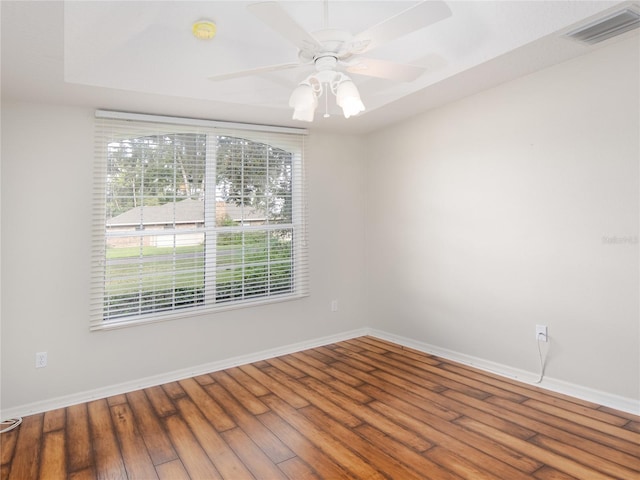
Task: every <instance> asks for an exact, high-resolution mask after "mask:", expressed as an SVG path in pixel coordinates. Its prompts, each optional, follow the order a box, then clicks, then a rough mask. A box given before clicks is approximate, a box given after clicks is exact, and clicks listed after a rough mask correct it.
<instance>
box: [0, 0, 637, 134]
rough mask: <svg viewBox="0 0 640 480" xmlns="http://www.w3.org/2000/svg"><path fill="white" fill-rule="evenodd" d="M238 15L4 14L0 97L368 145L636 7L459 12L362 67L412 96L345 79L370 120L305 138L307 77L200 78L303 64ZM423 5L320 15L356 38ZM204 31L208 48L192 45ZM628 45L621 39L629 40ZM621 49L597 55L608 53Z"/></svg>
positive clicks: (235, 6)
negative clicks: (335, 135) (296, 105)
mask: <svg viewBox="0 0 640 480" xmlns="http://www.w3.org/2000/svg"><path fill="white" fill-rule="evenodd" d="M251 3H253V2H245V1H225V2H222V1H139V2H138V1H74V2H25V1H19V2H11V1H3V2H2V11H1V14H2V17H1V19H2V97H3V99H5V100H7V99H12V98H16V99H27V100H30V101H38V102H47V103H63V104H70V105H81V106H88V107H95V108H105V109H114V110H124V111H135V112H143V113H158V114H164V115H178V116H192V117H199V118H210V119H215V120H228V121H241V122H252V123H263V124H274V125H286V126H300V127H305V128H311V129H314V128H318V129H323V130H333V131H340V132H347V133H363V132H370V131H373V130H375V129H378V128H382V127H384V126H386V125H388V124H390V123H393V122H396V121H399V120H402V119H403V118H407V117H410V116H413V115H415V114H417V113H419V112H421V111H424V110H425V109H427V108H431V107H434V106H437V105H440V104H442V103H445V102H449V101H453V100H455V99H457V98H461V97H463V96H466V95H470V94H472V93H475V92H477V91H479V90H482V89H485V88H490V87H491V86H493V85H497V84H499V83H502V82H504V81H507V80H510V79H513V78H516V77H519V76H522V75H525V74H527V73H530V72H533V71H535V70H538V69H540V68H544V67H546V66H549V65H552V64H554V63H558V62H560V61H563V60H566V59H568V58H571V57H574V56H577V55H581V54H584V53H586V52H588V51H589V50H590V49H592V48H594V47H588V46H585V45H583V44H580V43H578V42H575V41H572V40H569V39H566V38H563V37H562V34H563V33H566V32H567V31H569V30H571V29H573V28H575V27H576V26H579V25H583V24H586V23H588V22H590V21H592V20H593V19H594V18H596V17H600V16H604V15H605V14H607V13H609V12H611V11H615V10H617V9H619V8H620V7H621V6H622V5H630V4H633V5H635V8H639V7H640V6H639V3H638V1H637V0H636V1H632V2H630V1H625V2H620V1H588V0H577V1H567V0H564V1H457V0H449V1H447V2H446V3H447V5H448V6H449V8H450V9H451V12H452V15H451V16H450V17H449V18H446V19H445V20H442V21H440V22H437V23H435V24H433V25H431V26H429V27H427V28H424V29H422V30H419V31H417V32H414V33H412V34H410V35H407V36H405V37H402V38H400V39H397V40H395V41H393V42H390V43H388V44H386V45H384V46H382V47H380V48H377V49H375V50H373V51H371V52H368V53H367V56H368V57H372V58H378V59H383V60H391V61H394V62H399V63H409V64H415V65H421V66H425V67H427V72H426V73H425V74H423V75H422V76H420V77H419V78H418V79H417V80H415V81H413V82H410V83H398V82H392V81H389V80H381V79H373V78H370V77H364V76H361V75H351V76H352V78H353V80H354V81H355V83H356V84H357V85H358V88H359V89H360V92H361V95H362V99H363V102H364V103H365V105H366V107H367V110H366V111H365V112H364V113H363V114H361V115H360V116H358V117H355V118H353V117H352V118H350V119H348V120H345V119H344V118H342V116H341V115H340V114H339V113H338V111H337V110H336V107H335V99H334V98H332V97H330V98H329V105H328V110H329V112H330V113H331V114H332V115H331V117H330V118H323V115H322V114H323V113H324V109H325V104H324V99H321V106H320V107H319V109H318V110H319V112H317V113H316V118H315V121H314V123H313V124H307V123H304V122H298V121H293V120H291V109H290V108H289V107H288V98H289V95H290V93H291V91H292V90H293V88H294V87H295V86H296V85H297V83H298V82H299V81H300V80H302V79H303V78H304V77H305V76H306V75H308V74H309V73H311V72H312V71H313V69H311V68H307V69H292V70H287V71H281V72H274V73H269V74H262V75H256V76H250V77H244V78H239V79H233V80H226V81H218V82H214V81H211V80H209V79H208V77H210V76H212V75H217V74H223V73H229V72H235V71H238V70H244V69H252V68H256V67H261V66H265V65H271V64H281V63H288V62H295V61H297V50H296V48H295V47H294V46H293V45H292V44H290V43H289V42H288V41H287V40H285V39H284V38H283V37H282V36H280V35H279V34H278V33H277V32H275V31H273V30H271V29H270V28H269V27H268V26H266V25H265V24H263V23H262V22H261V21H260V20H258V19H257V18H256V17H255V16H254V15H253V14H251V13H250V12H249V11H248V10H247V9H246V6H247V5H249V4H251ZM416 3H417V2H405V1H370V0H369V1H342V0H330V1H329V3H328V12H329V16H328V24H329V26H330V27H332V28H340V29H344V30H348V31H350V32H351V33H353V34H356V33H358V32H360V31H363V30H365V29H367V28H368V27H370V26H372V25H374V24H376V23H378V22H381V21H383V20H384V19H386V18H388V17H390V16H392V15H395V14H397V13H399V12H401V11H403V10H405V9H406V8H409V7H411V6H413V5H415V4H416ZM281 5H282V6H283V8H284V9H285V10H286V11H287V12H288V14H289V15H290V16H291V17H292V18H294V19H295V20H296V21H297V22H298V23H299V24H300V25H301V26H302V27H304V28H305V29H306V30H308V31H311V32H313V31H317V30H320V29H321V28H322V27H323V11H324V7H323V2H322V1H321V0H314V1H294V2H291V1H289V2H286V1H285V2H281ZM202 18H208V19H211V20H213V21H214V22H215V23H216V24H217V27H218V32H217V35H216V37H215V38H214V39H213V40H210V41H201V40H197V39H195V38H194V37H193V36H192V35H191V25H192V23H193V22H194V21H196V20H199V19H202ZM630 35H637V30H636V31H635V32H634V33H630V34H625V35H623V36H622V37H618V38H626V37H628V36H630ZM612 41H617V40H616V39H613V40H610V41H608V42H604V43H603V44H601V46H602V45H606V44H608V43H611V42H612Z"/></svg>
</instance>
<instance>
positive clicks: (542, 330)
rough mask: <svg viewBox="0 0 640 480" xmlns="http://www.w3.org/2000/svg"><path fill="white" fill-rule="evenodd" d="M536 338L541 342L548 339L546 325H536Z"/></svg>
mask: <svg viewBox="0 0 640 480" xmlns="http://www.w3.org/2000/svg"><path fill="white" fill-rule="evenodd" d="M536 340H539V341H541V342H548V341H549V338H548V333H547V326H546V325H536Z"/></svg>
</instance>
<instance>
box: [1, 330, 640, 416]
mask: <svg viewBox="0 0 640 480" xmlns="http://www.w3.org/2000/svg"><path fill="white" fill-rule="evenodd" d="M364 335H370V336H372V337H377V338H380V339H382V340H388V341H390V342H393V343H396V344H398V345H402V346H405V347H409V348H413V349H415V350H418V351H421V352H425V353H429V354H432V355H437V356H438V357H442V358H444V359H447V360H452V361H454V362H459V363H462V364H465V365H470V366H473V367H475V368H477V369H479V370H484V371H487V372H491V373H495V374H497V375H501V376H503V377H507V378H512V379H515V380H518V381H520V382H523V383H525V384H530V385H534V386H538V387H540V388H543V389H545V390H550V391H553V392H557V393H563V394H565V395H570V396H572V397H576V398H579V399H582V400H587V401H589V402H593V403H596V404H598V405H605V406H607V407H611V408H615V409H616V410H620V411H623V412H629V413H633V414H635V415H640V400H636V399H633V398H626V397H621V396H619V395H613V394H611V393H607V392H603V391H600V390H595V389H592V388H588V387H584V386H581V385H576V384H574V383H569V382H565V381H562V380H557V379H553V378H545V379H544V380H543V381H542V382H541V383H540V384H533V383H532V382H533V381H534V380H536V379H537V375H536V374H534V373H531V372H527V371H525V370H519V369H516V368H512V367H509V366H508V365H503V364H499V363H495V362H491V361H488V360H484V359H481V358H478V357H473V356H471V355H465V354H463V353H460V352H455V351H453V350H448V349H445V348H440V347H437V346H435V345H431V344H428V343H425V342H419V341H416V340H413V339H410V338H407V337H402V336H400V335H395V334H392V333H388V332H384V331H382V330H377V329H373V328H368V327H364V328H360V329H357V330H350V331H347V332H342V333H337V334H334V335H328V336H325V337H320V338H316V339H311V340H305V341H302V342H298V343H293V344H289V345H284V346H282V347H276V348H271V349H267V350H262V351H260V352H256V353H250V354H247V355H239V356H237V357H231V358H228V359H224V360H218V361H215V362H211V363H205V364H202V365H196V366H193V367H189V368H183V369H181V370H174V371H172V372H167V373H162V374H158V375H153V376H150V377H145V378H141V379H138V380H132V381H130V382H124V383H120V384H117V385H110V386H107V387H104V388H97V389H94V390H88V391H85V392H78V393H76V394H72V395H65V396H62V397H56V398H51V399H48V400H43V401H40V402H34V403H29V404H26V405H20V406H18V407H14V408H9V409H4V410H2V412H1V415H0V418H17V417H24V416H26V415H33V414H36V413H41V412H46V411H49V410H55V409H57V408H64V407H68V406H71V405H76V404H78V403H83V402H89V401H92V400H97V399H100V398H106V397H111V396H113V395H119V394H122V393H127V392H132V391H134V390H140V389H142V388H148V387H153V386H156V385H162V384H165V383H169V382H175V381H177V380H183V379H185V378H190V377H194V376H196V375H202V374H205V373H210V372H216V371H219V370H224V369H226V368H232V367H237V366H238V365H246V364H248V363H253V362H258V361H261V360H267V359H269V358H274V357H278V356H281V355H287V354H290V353H295V352H300V351H303V350H307V349H310V348H316V347H321V346H323V345H329V344H332V343H336V342H341V341H344V340H350V339H352V338H357V337H362V336H364Z"/></svg>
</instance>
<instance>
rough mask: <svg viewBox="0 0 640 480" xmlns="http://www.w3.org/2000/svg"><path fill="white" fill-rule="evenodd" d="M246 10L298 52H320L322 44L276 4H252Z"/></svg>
mask: <svg viewBox="0 0 640 480" xmlns="http://www.w3.org/2000/svg"><path fill="white" fill-rule="evenodd" d="M247 8H248V9H249V10H250V11H251V13H253V14H254V15H255V16H256V17H258V18H259V19H260V20H262V21H263V22H264V23H266V24H267V25H268V26H269V27H271V28H272V29H273V30H275V31H276V32H278V33H279V34H280V35H282V36H283V37H284V38H286V39H287V40H289V41H290V42H291V43H293V44H294V45H295V46H296V47H298V49H299V50H300V51H302V52H312V53H313V52H317V51H319V50H322V44H321V43H320V42H318V40H317V39H316V38H314V37H313V35H311V34H310V33H309V32H307V31H306V30H305V29H304V28H302V27H301V26H300V24H299V23H298V22H296V21H295V20H294V19H293V18H291V16H290V15H289V14H288V13H287V12H286V11H285V10H284V9H283V8H282V7H281V6H280V4H279V3H278V2H262V3H254V4H252V5H249V6H248V7H247ZM311 57H313V55H311Z"/></svg>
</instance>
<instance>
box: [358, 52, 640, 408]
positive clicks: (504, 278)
mask: <svg viewBox="0 0 640 480" xmlns="http://www.w3.org/2000/svg"><path fill="white" fill-rule="evenodd" d="M638 58H639V55H638V41H637V39H635V40H630V41H626V42H624V43H620V44H616V45H613V46H609V47H607V48H604V49H602V50H599V51H596V52H595V53H591V54H588V55H585V56H582V57H579V58H576V59H574V60H572V61H569V62H566V63H563V64H559V65H556V66H554V67H551V68H548V69H546V70H543V71H540V72H537V73H534V74H532V75H529V76H526V77H523V78H520V79H518V80H515V81H512V82H509V83H506V84H503V85H501V86H499V87H497V88H493V89H491V90H487V91H485V92H482V93H480V94H477V95H474V96H472V97H468V98H465V99H463V100H460V101H458V102H455V103H452V104H449V105H447V106H445V107H443V108H439V109H437V110H433V111H429V112H427V113H424V114H423V115H421V116H419V117H417V118H415V119H412V120H410V121H406V122H404V123H402V124H400V125H397V126H395V127H394V128H392V129H389V130H387V131H385V132H378V133H376V134H374V135H370V136H369V138H368V139H367V144H368V160H367V163H366V167H365V172H366V174H367V177H366V185H367V202H366V205H367V215H366V220H367V222H366V223H367V238H368V239H369V241H368V243H367V246H368V250H367V266H368V267H367V268H368V270H367V275H366V277H367V278H368V279H370V280H371V281H370V283H369V289H368V292H367V298H368V299H369V306H370V309H369V312H370V315H369V317H370V324H371V325H373V326H375V327H376V328H379V329H381V330H384V331H387V332H391V333H394V334H396V335H400V336H403V337H407V338H411V339H414V340H416V341H420V342H424V343H426V344H430V345H434V346H437V347H438V348H442V349H447V350H450V351H452V352H457V353H461V354H464V355H467V356H471V357H476V358H480V359H483V360H485V361H488V362H495V363H496V364H499V365H503V366H509V367H510V368H513V369H522V370H525V371H528V372H537V371H538V369H539V367H538V351H537V347H536V342H535V325H536V324H545V325H547V326H548V327H549V334H550V336H551V338H552V342H551V347H550V350H549V356H548V366H547V370H546V374H547V375H548V377H549V378H554V379H556V380H558V381H561V382H562V381H564V382H570V383H572V384H577V385H580V386H583V387H584V388H588V389H595V390H599V391H604V392H608V393H610V394H612V395H620V396H623V397H627V398H635V399H636V400H637V399H640V393H639V388H640V386H639V383H638V382H639V379H640V346H639V336H640V332H639V312H638V306H639V283H638V261H639V256H638V217H639V206H638V191H639V184H638V174H639V169H638V163H639V159H640V150H639V143H640V124H639V121H638V111H639V110H638V107H639V104H640V99H639V95H638V92H639V87H638V86H639V85H640V78H639V76H638V70H639V65H638ZM612 239H613V240H615V239H617V241H612ZM374 259H375V260H374Z"/></svg>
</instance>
